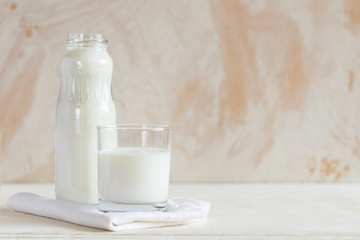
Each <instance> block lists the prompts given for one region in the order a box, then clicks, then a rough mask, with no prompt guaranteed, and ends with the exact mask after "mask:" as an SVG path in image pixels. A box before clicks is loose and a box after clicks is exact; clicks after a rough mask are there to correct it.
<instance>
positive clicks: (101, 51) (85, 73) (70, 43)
mask: <svg viewBox="0 0 360 240" xmlns="http://www.w3.org/2000/svg"><path fill="white" fill-rule="evenodd" d="M106 48H107V40H106V38H105V37H104V35H102V34H97V33H95V34H85V33H72V34H69V35H68V39H67V44H66V52H65V54H64V56H63V58H62V61H61V86H60V94H59V100H58V105H57V112H56V198H57V199H63V200H68V201H73V202H79V203H86V204H96V203H97V202H98V190H97V130H96V126H98V125H103V124H115V122H116V112H115V105H114V101H113V98H112V94H111V75H112V70H113V61H112V59H111V57H110V55H109V54H108V52H107V49H106Z"/></svg>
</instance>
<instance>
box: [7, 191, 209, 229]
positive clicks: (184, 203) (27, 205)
mask: <svg viewBox="0 0 360 240" xmlns="http://www.w3.org/2000/svg"><path fill="white" fill-rule="evenodd" d="M8 207H9V208H11V209H13V210H15V211H18V212H24V213H30V214H34V215H39V216H43V217H49V218H54V219H58V220H62V221H66V222H71V223H75V224H79V225H83V226H87V227H94V228H100V229H107V230H111V231H121V230H133V229H141V228H153V227H165V226H173V225H180V224H185V223H190V222H194V221H201V220H205V219H206V216H207V214H208V212H209V210H210V203H208V202H204V201H200V200H195V199H182V198H169V200H168V205H167V212H117V213H115V212H111V213H110V212H108V213H104V212H101V211H100V210H98V208H97V205H85V204H79V203H73V202H67V201H63V200H55V199H49V198H45V197H41V196H38V195H35V194H32V193H17V194H15V195H13V196H11V197H10V198H9V201H8Z"/></svg>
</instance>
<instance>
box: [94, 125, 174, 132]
mask: <svg viewBox="0 0 360 240" xmlns="http://www.w3.org/2000/svg"><path fill="white" fill-rule="evenodd" d="M97 129H98V130H123V131H128V130H145V131H166V130H168V131H171V130H172V127H171V126H170V125H166V124H104V125H99V126H97Z"/></svg>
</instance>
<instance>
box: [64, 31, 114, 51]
mask: <svg viewBox="0 0 360 240" xmlns="http://www.w3.org/2000/svg"><path fill="white" fill-rule="evenodd" d="M107 42H108V41H107V39H106V37H105V35H103V34H100V33H70V34H69V35H68V39H67V41H66V47H67V48H96V49H105V50H106V48H107Z"/></svg>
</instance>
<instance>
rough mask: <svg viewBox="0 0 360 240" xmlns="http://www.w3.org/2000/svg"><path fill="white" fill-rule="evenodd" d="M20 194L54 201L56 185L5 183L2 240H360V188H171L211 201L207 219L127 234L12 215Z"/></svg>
mask: <svg viewBox="0 0 360 240" xmlns="http://www.w3.org/2000/svg"><path fill="white" fill-rule="evenodd" d="M18 192H32V193H36V194H39V195H42V196H46V197H54V185H53V184H1V186H0V238H14V237H18V238H51V239H53V238H83V239H90V238H92V239H93V238H101V239H103V238H114V239H119V238H126V239H160V240H161V239H360V184H171V185H170V195H172V196H178V197H191V198H196V199H201V200H205V201H208V202H210V203H211V204H212V207H211V210H210V213H209V216H208V218H207V220H206V221H204V222H199V223H193V224H188V225H181V226H174V227H166V228H153V229H143V230H136V231H123V232H109V231H104V230H99V229H93V228H88V227H83V226H78V225H75V224H71V223H66V222H62V221H57V220H53V219H49V218H43V217H38V216H34V215H29V214H23V213H17V212H13V211H11V210H9V209H8V208H7V207H6V203H7V199H8V198H9V196H11V195H13V194H15V193H18Z"/></svg>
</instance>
